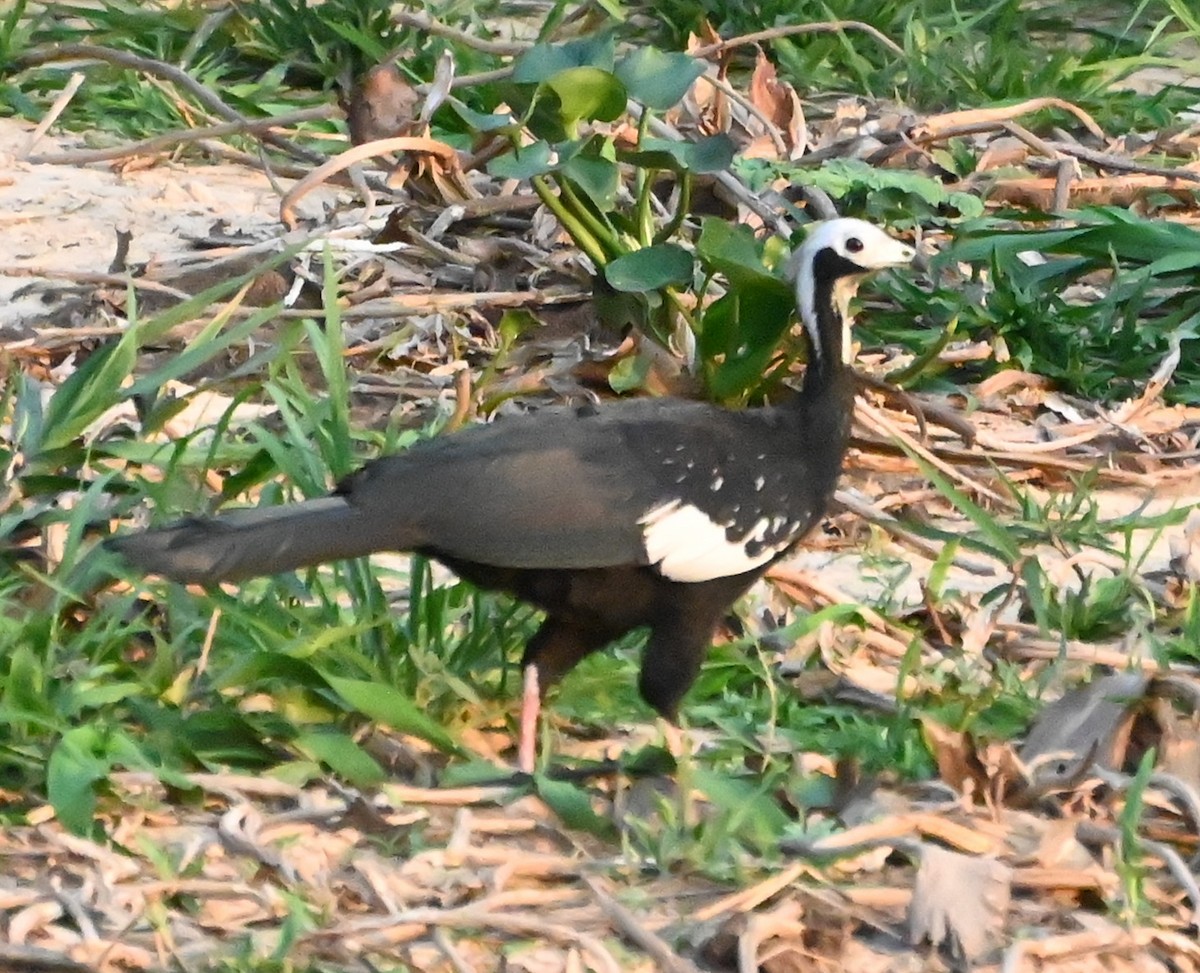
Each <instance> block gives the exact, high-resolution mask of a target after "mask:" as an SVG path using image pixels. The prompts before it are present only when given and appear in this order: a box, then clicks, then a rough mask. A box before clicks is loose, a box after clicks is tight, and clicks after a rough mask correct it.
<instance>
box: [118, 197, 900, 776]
mask: <svg viewBox="0 0 1200 973" xmlns="http://www.w3.org/2000/svg"><path fill="white" fill-rule="evenodd" d="M915 255H916V251H915V250H914V248H913V247H911V246H909V245H907V244H905V243H903V242H901V241H900V240H898V239H896V238H894V237H892V236H891V235H889V234H888V233H886V232H885V231H884V230H882V229H880V228H879V227H877V226H875V225H874V224H872V223H869V222H866V221H864V220H859V219H852V218H838V219H833V220H829V221H825V222H823V223H817V224H814V226H813V228H812V229H811V230H810V231H809V233H808V235H807V237H806V238H805V240H804V242H803V243H802V245H801V246H800V247H799V248H798V250H797V251H796V253H795V254H794V255H793V256H792V258H791V260H790V262H789V275H790V277H791V279H792V286H793V288H794V293H795V298H796V305H797V310H798V316H799V320H800V324H801V325H802V327H803V331H804V334H805V335H806V338H807V342H808V346H809V352H808V356H807V364H806V367H805V372H804V377H803V381H802V382H801V385H800V387H799V389H798V390H796V391H794V392H793V394H792V395H790V396H789V397H787V398H786V399H784V400H782V401H781V402H779V403H778V404H768V405H761V406H754V407H747V408H741V409H734V408H726V407H722V406H719V405H715V404H709V403H704V402H698V401H690V400H683V399H665V398H661V399H649V398H640V399H627V400H618V401H616V402H611V403H607V404H602V405H596V404H591V403H589V404H588V405H585V406H579V405H570V404H568V405H556V406H548V407H545V408H542V409H539V410H536V411H533V412H530V413H526V414H523V415H520V416H515V417H506V418H501V419H497V420H495V421H492V422H488V423H478V424H474V425H472V426H468V427H466V428H463V429H461V430H458V431H456V432H452V433H449V434H446V435H442V436H438V437H434V438H431V439H427V440H423V441H420V442H418V443H417V444H415V445H413V446H411V447H409V448H408V449H406V450H404V451H402V452H399V453H396V454H392V455H387V456H384V457H380V458H377V459H374V460H372V461H370V462H368V463H366V465H364V466H362V467H361V468H360V469H359V470H358V471H357V472H354V473H352V474H350V475H349V476H348V477H346V478H345V479H343V480H342V481H341V482H340V483H338V484H337V486H336V487H335V489H334V490H333V492H332V493H331V494H329V495H328V496H325V497H321V498H316V499H309V500H303V501H300V502H297V503H291V504H285V505H282V506H273V507H259V508H246V509H241V510H232V511H226V512H221V513H218V514H217V515H215V516H207V517H188V518H185V519H182V520H179V521H177V522H175V523H171V524H168V525H166V526H162V527H152V528H150V529H147V530H143V531H141V532H137V533H130V534H124V535H120V534H118V535H115V536H113V537H111V538H110V539H109V540H108V541H107V544H108V546H109V547H110V548H111V549H114V550H115V551H117V552H118V553H119V554H120V555H121V556H122V557H123V558H124V559H125V561H127V562H128V563H129V564H130V565H132V566H134V567H135V568H136V569H138V570H140V571H142V572H145V573H148V574H157V575H162V576H165V577H166V578H169V579H172V580H174V581H178V582H185V583H199V584H204V585H212V584H216V583H219V582H237V581H242V580H245V579H248V578H252V577H257V576H262V575H270V574H276V573H280V572H285V571H291V570H295V569H299V568H304V567H309V566H312V565H316V564H321V563H325V562H329V561H335V560H339V559H343V558H356V557H361V556H365V555H369V554H372V553H376V552H383V551H393V552H395V551H399V552H412V553H415V554H420V555H424V556H426V557H429V558H432V559H435V560H436V561H439V562H441V563H442V564H443V565H445V566H446V567H448V568H450V569H451V570H452V571H453V572H455V573H456V574H457V575H458V576H459V577H461V578H462V579H464V580H466V581H467V582H470V583H471V584H473V585H475V586H477V587H479V588H483V589H489V590H494V591H500V592H505V593H507V594H509V595H512V596H515V597H516V598H517V599H519V600H521V601H524V602H527V603H529V604H531V605H533V606H534V607H536V608H538V609H541V610H542V612H544V619H543V621H542V622H541V625H540V627H539V628H538V629H537V631H536V633H535V634H534V635H533V636H532V637H531V638H530V640H529V641H528V643H527V644H526V647H525V651H524V655H523V658H522V669H523V689H522V701H521V715H520V721H519V730H518V767H519V769H520V770H522V771H525V772H530V773H531V772H532V771H533V770H534V767H535V763H536V743H535V741H536V737H537V725H538V718H539V714H540V705H541V698H542V695H543V694H544V692H545V691H546V689H547V688H548V687H550V686H553V685H554V684H555V683H557V682H558V681H559V680H561V679H562V678H563V677H564V676H565V675H566V674H567V673H568V672H570V670H571V669H572V668H574V666H575V665H576V664H578V663H579V662H580V661H581V660H582V659H583V658H585V657H586V656H588V655H590V654H591V653H593V652H596V651H599V650H600V649H602V648H604V647H605V646H606V645H608V644H609V643H611V642H613V641H614V640H616V639H618V638H620V637H621V636H623V635H625V634H626V633H629V632H631V631H633V630H635V629H648V632H649V634H648V638H647V641H646V645H645V649H644V650H643V654H642V659H641V666H640V671H639V676H638V689H639V691H640V694H641V696H642V698H643V699H644V700H645V702H646V703H648V704H649V705H650V706H651V707H652V708H653V709H654V710H655V711H657V713H658V714H660V716H661V717H663V718H665V720H666V721H668V723H669V724H674V723H676V722H677V721H678V716H679V707H680V703H681V701H682V699H683V697H684V695H685V694H686V692H687V690H688V689H689V688H690V687H691V685H692V683H693V682H694V681H695V679H696V677H697V675H698V674H699V671H700V667H701V664H702V662H703V660H704V657H705V655H706V653H707V651H708V648H709V646H710V644H711V641H712V639H713V635H714V632H715V630H716V628H717V626H718V625H719V624H720V623H721V621H722V620H723V619H724V618H725V617H727V615H728V613H729V612H730V610H731V608H732V606H733V604H734V602H735V601H736V600H737V599H738V598H739V597H740V596H741V595H742V594H743V593H745V592H746V591H747V589H749V588H750V586H751V585H752V584H753V583H754V582H755V581H756V580H757V579H758V578H759V577H760V576H762V574H763V573H764V572H765V571H766V570H767V568H768V567H769V566H770V565H771V564H772V563H774V562H775V561H777V560H779V559H780V558H782V557H784V556H786V555H787V554H788V552H789V551H791V550H792V549H793V548H794V547H795V546H796V545H797V544H798V543H799V541H800V540H801V539H802V538H803V537H804V535H805V534H806V533H807V532H808V531H809V530H811V529H812V528H813V526H814V525H815V524H816V523H818V522H819V521H820V520H821V518H822V517H823V516H824V514H825V510H826V507H827V505H828V503H829V500H830V498H831V496H832V494H833V491H834V488H835V485H836V483H837V480H838V477H839V475H840V473H841V468H842V462H843V459H844V456H845V452H846V446H847V442H848V439H849V435H850V425H851V416H852V413H853V408H854V398H855V395H856V387H857V386H856V380H855V375H854V371H853V368H852V365H851V359H852V346H851V343H850V316H849V307H848V305H849V301H850V299H851V298H852V296H853V295H854V294H855V292H856V290H857V287H858V284H859V282H860V281H861V280H862V279H863V278H864V277H865V276H866V275H867V274H869V273H871V272H872V271H875V270H879V269H882V268H887V267H900V266H904V265H906V264H909V263H911V261H912V260H913V259H914V257H915Z"/></svg>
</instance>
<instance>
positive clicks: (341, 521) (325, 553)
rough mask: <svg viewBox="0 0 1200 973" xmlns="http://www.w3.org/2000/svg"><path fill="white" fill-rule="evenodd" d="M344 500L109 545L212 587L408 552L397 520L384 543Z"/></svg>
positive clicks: (262, 510) (263, 511)
mask: <svg viewBox="0 0 1200 973" xmlns="http://www.w3.org/2000/svg"><path fill="white" fill-rule="evenodd" d="M370 519H371V518H369V517H366V516H364V515H363V513H362V511H360V510H356V509H355V508H354V507H353V506H351V505H350V504H348V503H347V502H346V500H345V499H344V498H343V497H339V496H331V497H322V498H321V499H319V500H306V501H304V502H302V503H297V504H290V505H287V506H282V507H256V508H254V509H249V510H234V511H229V512H228V513H223V514H220V515H219V516H216V517H211V518H199V517H189V518H187V519H185V520H180V521H178V522H177V523H174V524H170V525H168V526H166V527H159V528H154V529H152V530H147V531H143V532H142V533H140V534H128V535H125V536H122V537H113V538H111V539H110V540H109V541H108V542H107V546H108V547H109V548H111V549H112V550H115V551H117V552H118V553H119V554H121V556H123V557H124V558H125V559H126V560H128V561H129V562H130V563H131V564H134V565H136V566H137V567H139V568H141V569H142V570H144V571H146V572H147V573H148V574H161V575H164V576H165V577H168V578H171V579H172V580H175V581H184V582H196V583H200V584H213V583H215V582H218V581H240V580H243V579H245V578H254V577H258V576H260V575H264V574H276V573H278V572H281V571H291V570H294V569H296V568H302V567H307V566H309V565H312V564H320V563H323V562H325V561H337V560H341V559H342V558H350V557H361V556H363V555H365V554H370V553H372V552H374V551H379V550H383V549H384V547H387V548H388V549H391V550H406V549H408V548H409V546H410V545H408V544H405V543H403V541H402V540H401V539H400V538H398V537H397V536H396V535H397V531H396V530H395V525H394V524H393V525H389V526H390V527H391V529H390V530H388V531H386V533H387V534H388V536H387V538H386V540H384V539H383V538H382V537H381V534H383V533H384V531H382V530H381V529H380V525H379V524H378V523H371V522H370Z"/></svg>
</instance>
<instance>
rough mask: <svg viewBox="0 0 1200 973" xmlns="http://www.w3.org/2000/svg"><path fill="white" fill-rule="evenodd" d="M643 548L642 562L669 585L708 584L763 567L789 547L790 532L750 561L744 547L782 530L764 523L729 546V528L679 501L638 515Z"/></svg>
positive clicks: (731, 542) (732, 541) (776, 521)
mask: <svg viewBox="0 0 1200 973" xmlns="http://www.w3.org/2000/svg"><path fill="white" fill-rule="evenodd" d="M638 523H639V524H641V525H642V528H643V529H642V544H643V546H644V547H645V548H646V559H647V560H648V561H649V563H650V564H652V565H654V566H655V567H657V568H658V570H659V573H660V574H662V576H663V577H665V578H670V579H671V580H672V581H689V582H696V581H711V580H712V579H713V578H727V577H730V576H732V575H735V574H741V573H742V572H743V571H750V570H752V569H753V568H757V567H762V565H764V564H766V563H767V562H768V561H770V560H771V558H773V557H774V556H775V555H776V554H778V553H779V552H780V551H782V550H784V548H786V547H787V546H788V544H790V543H791V539H792V538H791V532H790V531H789V532H788V536H786V537H784V538H782V539H780V540H779V541H778V543H776V544H774V545H768V546H766V547H764V548H763V549H762V550H761V551H759V552H758V553H757V554H755V555H753V556H751V555H750V554H749V553H747V551H746V545H747V544H748V543H750V542H753V541H758V542H761V541H762V539H763V537H764V536H766V534H767V533H768V532H769V531H771V530H772V528H775V529H778V528H779V527H781V526H782V524H781V523H780V522H779V521H778V519H776V520H775V521H771V520H767V519H765V518H763V519H761V520H759V521H757V522H756V523H755V524H754V525H753V526H752V527H751V528H750V529H749V530H748V531H747V532H746V534H745V536H743V537H740V538H736V539H734V540H730V539H729V538H728V537H727V536H726V535H725V531H726V530H727V525H725V524H718V523H717V522H716V521H714V520H712V519H711V518H710V517H709V516H708V515H707V514H706V513H704V512H703V511H702V510H699V509H698V508H696V507H693V506H692V505H691V504H685V503H683V502H682V501H679V500H670V501H668V502H667V503H664V504H660V505H659V506H657V507H654V508H653V509H651V510H648V511H647V512H646V513H645V514H643V515H642V517H641V519H640V520H638Z"/></svg>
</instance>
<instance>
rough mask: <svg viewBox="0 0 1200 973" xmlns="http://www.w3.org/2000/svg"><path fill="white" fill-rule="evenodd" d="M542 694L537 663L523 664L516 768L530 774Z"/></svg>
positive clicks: (534, 762) (532, 768)
mask: <svg viewBox="0 0 1200 973" xmlns="http://www.w3.org/2000/svg"><path fill="white" fill-rule="evenodd" d="M541 708H542V694H541V689H540V687H539V686H538V667H537V663H534V662H530V663H528V664H527V665H526V666H525V678H524V690H523V692H522V695H521V728H520V736H519V737H518V738H517V769H518V770H520V771H521V772H522V773H525V774H532V773H533V772H534V770H535V769H536V767H537V731H538V715H539V713H540V712H541Z"/></svg>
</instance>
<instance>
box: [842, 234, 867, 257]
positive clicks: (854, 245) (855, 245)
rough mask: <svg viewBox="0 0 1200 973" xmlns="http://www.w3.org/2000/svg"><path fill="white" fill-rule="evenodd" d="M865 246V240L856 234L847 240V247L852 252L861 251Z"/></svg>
mask: <svg viewBox="0 0 1200 973" xmlns="http://www.w3.org/2000/svg"><path fill="white" fill-rule="evenodd" d="M862 248H863V242H862V240H860V239H859V238H858V237H856V236H852V237H851V238H850V239H849V240H847V241H846V249H847V250H849V251H850V252H851V253H859V252H860V251H861V250H862Z"/></svg>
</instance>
